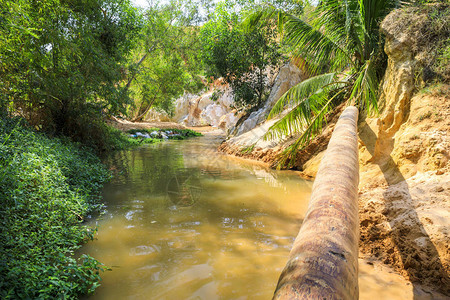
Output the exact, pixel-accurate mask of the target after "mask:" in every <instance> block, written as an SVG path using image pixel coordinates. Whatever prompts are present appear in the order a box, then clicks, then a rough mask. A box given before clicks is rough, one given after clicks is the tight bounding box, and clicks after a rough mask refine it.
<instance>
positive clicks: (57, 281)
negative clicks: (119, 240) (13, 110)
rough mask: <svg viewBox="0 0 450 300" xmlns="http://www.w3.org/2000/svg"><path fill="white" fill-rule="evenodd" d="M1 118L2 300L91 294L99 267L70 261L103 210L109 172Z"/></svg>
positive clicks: (65, 143)
mask: <svg viewBox="0 0 450 300" xmlns="http://www.w3.org/2000/svg"><path fill="white" fill-rule="evenodd" d="M21 123H22V120H20V119H6V118H4V119H1V118H0V168H1V170H2V172H1V173H0V201H1V207H0V215H1V217H0V278H1V279H0V298H2V299H13V298H14V299H15V298H40V299H50V298H75V297H76V295H77V294H80V293H89V292H92V291H93V290H94V289H95V288H96V287H97V286H98V281H99V280H100V277H99V272H100V271H101V270H103V269H104V267H103V266H102V265H101V264H100V263H99V262H98V261H97V260H95V259H94V258H92V257H89V256H87V255H83V256H82V257H81V258H79V259H76V258H74V251H75V250H76V249H78V248H79V247H80V246H81V244H83V243H84V242H86V241H88V240H91V239H92V238H93V234H94V231H95V230H93V229H91V228H88V227H86V226H80V223H81V221H82V220H83V216H85V215H86V214H88V213H91V212H93V211H98V210H99V209H100V207H101V205H100V202H99V191H100V188H101V187H102V184H103V183H104V182H105V181H107V180H108V179H109V176H110V175H109V172H108V171H107V170H106V169H105V168H104V167H103V165H102V164H101V162H100V161H99V159H98V158H97V157H96V156H95V155H94V154H93V153H92V151H90V150H89V149H87V148H83V147H81V146H79V145H75V144H73V143H71V142H70V141H69V140H68V139H50V138H48V137H47V136H45V135H43V134H39V133H36V132H34V131H32V130H30V129H28V128H27V127H26V126H24V125H21Z"/></svg>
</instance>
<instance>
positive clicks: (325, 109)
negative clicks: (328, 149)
mask: <svg viewBox="0 0 450 300" xmlns="http://www.w3.org/2000/svg"><path fill="white" fill-rule="evenodd" d="M344 91H345V90H340V91H339V92H337V93H336V94H335V95H334V96H333V97H330V98H328V99H327V98H323V100H326V101H324V102H325V103H324V104H323V105H322V107H321V108H320V110H318V111H317V112H316V113H315V115H314V117H313V118H312V119H310V120H309V122H308V124H307V126H305V128H304V131H303V133H302V135H301V136H300V137H299V138H298V139H297V140H296V141H295V142H294V143H293V144H292V145H290V146H289V147H287V148H286V149H285V150H284V151H283V152H282V153H281V154H280V156H279V158H278V160H277V162H276V166H277V168H282V167H284V166H286V164H287V167H288V168H291V167H292V166H293V164H294V163H295V158H296V156H297V152H298V151H299V150H300V149H301V148H303V147H304V146H305V145H307V144H308V143H309V142H310V141H311V140H312V139H313V138H314V137H315V136H317V134H319V133H320V132H322V129H323V125H324V123H325V122H326V115H327V113H329V112H330V111H331V110H332V109H333V108H334V106H333V105H332V103H333V101H334V100H335V98H336V97H338V96H339V95H340V94H342V93H343V92H344ZM288 161H289V162H288ZM287 162H288V163H287Z"/></svg>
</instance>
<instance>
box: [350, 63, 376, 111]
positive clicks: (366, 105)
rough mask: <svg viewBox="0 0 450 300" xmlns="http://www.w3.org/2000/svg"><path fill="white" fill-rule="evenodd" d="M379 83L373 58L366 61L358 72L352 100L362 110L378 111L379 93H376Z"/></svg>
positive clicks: (351, 95) (351, 96)
mask: <svg viewBox="0 0 450 300" xmlns="http://www.w3.org/2000/svg"><path fill="white" fill-rule="evenodd" d="M378 84H379V80H378V77H377V75H376V72H375V68H374V64H373V62H372V60H368V61H366V63H365V65H364V66H363V67H362V68H361V70H360V71H359V72H358V74H357V77H356V80H355V83H354V84H353V87H352V91H351V94H350V98H349V99H351V101H354V103H355V106H358V107H359V108H360V109H362V110H367V112H368V113H371V112H372V111H375V112H378V103H377V99H378V95H377V93H376V91H377V87H378Z"/></svg>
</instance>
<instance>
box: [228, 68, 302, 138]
mask: <svg viewBox="0 0 450 300" xmlns="http://www.w3.org/2000/svg"><path fill="white" fill-rule="evenodd" d="M303 79H305V75H304V74H303V72H302V71H301V70H300V69H299V68H297V66H295V65H294V64H286V65H284V66H283V67H281V69H280V72H279V73H278V76H277V78H276V79H275V84H274V85H273V87H272V90H271V92H270V95H269V98H268V99H267V101H266V104H265V105H264V107H262V108H260V109H259V110H257V111H254V112H252V113H251V114H250V116H249V117H248V118H247V120H245V121H244V122H243V123H242V124H241V125H240V126H239V127H238V128H236V129H235V132H234V133H235V135H236V136H239V135H241V134H243V133H245V132H247V131H249V130H252V129H253V128H255V127H256V126H257V125H259V124H261V123H262V122H264V121H265V120H266V117H267V115H268V114H269V112H270V110H271V109H272V107H273V106H274V105H275V103H276V102H277V101H278V99H280V97H281V96H283V94H284V93H286V92H287V91H288V90H289V89H290V88H291V87H293V86H294V85H296V84H298V83H300V82H301V81H302V80H303Z"/></svg>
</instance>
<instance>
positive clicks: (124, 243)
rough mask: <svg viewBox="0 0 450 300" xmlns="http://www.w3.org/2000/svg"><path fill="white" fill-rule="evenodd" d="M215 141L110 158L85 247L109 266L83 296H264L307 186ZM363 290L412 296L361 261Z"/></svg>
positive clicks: (280, 266)
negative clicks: (101, 208) (226, 152)
mask: <svg viewBox="0 0 450 300" xmlns="http://www.w3.org/2000/svg"><path fill="white" fill-rule="evenodd" d="M220 139H221V137H220V136H219V135H214V134H208V135H207V136H204V137H200V138H193V139H190V140H187V141H168V142H164V143H159V144H156V145H147V146H143V147H141V148H138V149H133V150H128V151H123V152H116V153H114V154H113V155H112V156H110V157H109V158H108V159H107V163H108V164H109V166H110V167H111V169H112V170H113V172H114V173H115V178H114V180H113V181H112V182H111V183H110V184H108V185H107V186H105V188H104V194H103V196H104V201H105V204H106V214H105V215H103V216H102V217H101V218H100V219H98V220H96V221H93V223H94V225H97V226H98V228H99V234H98V235H97V240H95V241H94V242H91V243H88V244H87V245H86V246H84V247H83V249H82V252H83V253H88V254H90V255H91V256H93V257H95V258H97V259H98V260H100V261H101V262H103V263H104V264H105V265H107V266H109V267H111V269H112V271H107V272H105V273H104V274H103V275H102V278H103V281H102V285H101V287H100V288H98V289H97V291H96V293H95V294H94V295H93V296H91V297H90V298H92V299H208V300H209V299H271V297H272V295H273V292H274V289H275V286H276V283H277V280H278V277H279V274H280V273H281V271H282V269H283V267H284V264H285V263H286V261H287V255H288V254H289V250H290V247H291V245H292V242H293V241H294V239H295V236H296V234H297V232H298V230H299V227H300V224H301V222H302V218H303V216H304V214H305V212H306V209H307V205H308V201H309V196H310V192H311V187H312V182H310V181H307V180H304V179H302V178H300V177H299V176H298V175H296V174H295V173H294V172H291V171H273V170H270V169H267V167H265V166H263V165H260V164H255V163H250V162H246V161H243V160H236V159H233V158H230V157H227V156H223V155H220V154H218V153H217V152H216V151H215V149H216V148H217V144H218V142H219V141H220ZM391 275H392V276H391ZM360 287H361V290H362V291H361V297H360V299H369V298H373V297H376V298H380V297H382V296H383V297H382V298H385V299H412V298H408V296H407V294H408V293H411V290H412V289H411V288H410V287H409V286H408V285H407V284H405V282H404V281H401V280H398V279H397V277H395V275H394V274H391V273H389V272H382V273H381V274H380V272H378V273H376V272H373V267H371V266H368V265H362V269H361V272H360ZM386 293H387V294H386ZM397 295H398V296H397ZM405 296H406V298H404V297H405Z"/></svg>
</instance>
